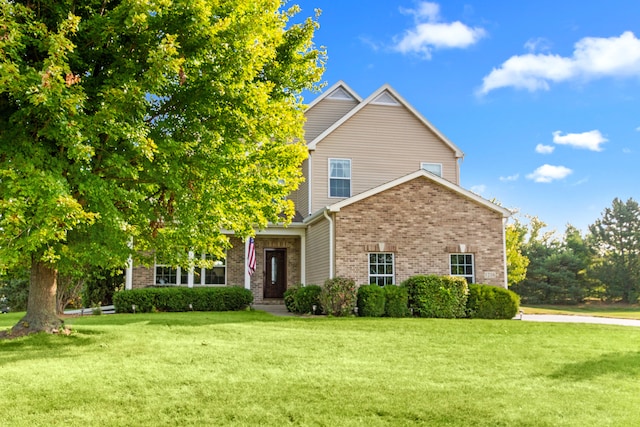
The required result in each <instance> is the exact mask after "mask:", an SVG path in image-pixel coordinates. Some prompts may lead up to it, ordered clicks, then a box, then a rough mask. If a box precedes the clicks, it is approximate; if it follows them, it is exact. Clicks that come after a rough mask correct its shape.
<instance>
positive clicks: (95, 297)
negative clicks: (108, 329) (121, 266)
mask: <svg viewBox="0 0 640 427" xmlns="http://www.w3.org/2000/svg"><path fill="white" fill-rule="evenodd" d="M123 288H124V274H122V272H121V271H108V270H104V269H96V270H95V271H92V272H91V274H89V277H88V278H87V280H86V281H85V283H84V288H83V289H82V304H83V305H84V306H85V307H91V306H94V305H111V304H112V303H113V294H114V293H115V292H116V291H118V290H122V289H123Z"/></svg>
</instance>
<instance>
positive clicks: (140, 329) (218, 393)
mask: <svg viewBox="0 0 640 427" xmlns="http://www.w3.org/2000/svg"><path fill="white" fill-rule="evenodd" d="M18 318H19V314H15V313H14V314H10V315H4V316H0V329H2V328H7V327H9V326H10V325H11V324H13V323H14V322H15V321H16V320H17V319H18ZM67 323H68V324H70V325H71V326H72V329H73V331H74V332H73V334H72V335H71V336H47V335H38V336H31V337H27V338H22V339H19V340H14V341H0V380H1V382H0V387H1V388H0V396H1V397H2V399H1V404H0V424H1V425H3V426H112V425H120V426H183V425H193V426H212V425H272V426H282V425H315V426H349V425H366V426H385V425H388V426H398V425H400V426H402V425H427V426H474V427H477V426H580V427H584V426H636V425H640V411H639V410H638V408H639V406H640V349H639V347H638V343H639V342H640V328H633V327H622V326H606V325H588V324H546V323H534V322H521V321H517V320H513V321H487V320H437V319H363V318H349V319H336V318H277V317H273V316H271V315H269V314H265V313H261V312H235V313H181V314H137V315H108V316H106V315H105V316H93V317H91V316H90V317H83V318H73V319H69V320H68V321H67Z"/></svg>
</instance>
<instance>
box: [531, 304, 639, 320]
mask: <svg viewBox="0 0 640 427" xmlns="http://www.w3.org/2000/svg"><path fill="white" fill-rule="evenodd" d="M521 308H522V310H523V311H524V313H526V314H569V315H581V316H599V317H617V318H621V319H640V306H638V305H637V304H633V305H632V304H604V303H598V302H596V303H594V302H591V303H588V304H580V305H575V306H574V305H536V306H526V307H521Z"/></svg>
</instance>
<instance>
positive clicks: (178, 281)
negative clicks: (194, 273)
mask: <svg viewBox="0 0 640 427" xmlns="http://www.w3.org/2000/svg"><path fill="white" fill-rule="evenodd" d="M158 267H159V268H168V269H170V270H174V271H175V275H176V281H175V283H158ZM182 274H183V273H182V268H180V267H174V266H171V265H169V264H158V263H156V264H155V265H154V266H153V283H154V285H160V286H182V285H186V284H187V283H188V282H189V279H188V274H187V277H186V280H187V281H186V282H184V283H182V279H183V277H182Z"/></svg>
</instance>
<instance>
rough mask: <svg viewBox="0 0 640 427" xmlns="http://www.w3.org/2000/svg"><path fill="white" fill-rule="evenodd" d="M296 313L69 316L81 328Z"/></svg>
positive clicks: (220, 321)
mask: <svg viewBox="0 0 640 427" xmlns="http://www.w3.org/2000/svg"><path fill="white" fill-rule="evenodd" d="M295 319H297V318H296V317H278V316H274V315H272V314H269V313H265V312H263V311H254V310H251V311H249V310H242V311H208V312H205V311H192V312H176V313H138V314H126V313H123V314H109V315H102V316H85V317H75V318H71V319H67V321H66V323H67V324H69V325H72V327H73V326H77V327H80V328H82V331H83V333H84V326H93V325H95V326H118V325H123V326H125V325H134V324H136V323H140V324H145V325H166V326H208V325H219V324H224V323H249V322H282V321H288V320H295Z"/></svg>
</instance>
